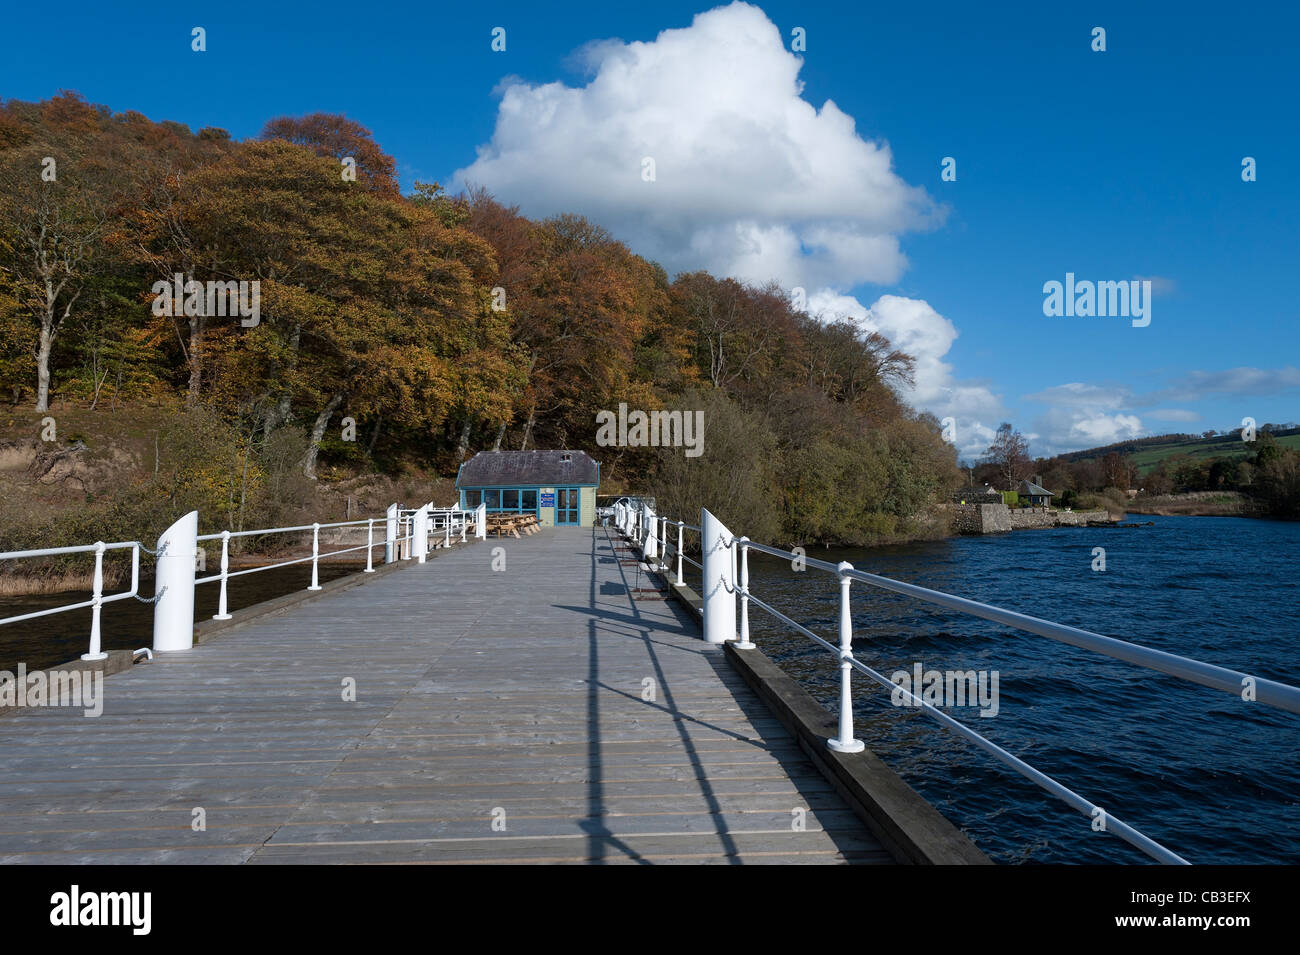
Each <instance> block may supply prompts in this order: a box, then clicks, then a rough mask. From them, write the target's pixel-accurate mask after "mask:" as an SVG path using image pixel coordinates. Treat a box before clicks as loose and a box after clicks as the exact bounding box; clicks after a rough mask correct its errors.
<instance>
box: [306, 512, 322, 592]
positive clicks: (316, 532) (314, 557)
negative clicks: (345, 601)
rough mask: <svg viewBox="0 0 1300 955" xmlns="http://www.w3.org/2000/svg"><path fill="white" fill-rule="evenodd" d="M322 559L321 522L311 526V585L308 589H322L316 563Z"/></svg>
mask: <svg viewBox="0 0 1300 955" xmlns="http://www.w3.org/2000/svg"><path fill="white" fill-rule="evenodd" d="M319 559H320V523H319V522H317V523H315V524H312V526H311V586H310V587H308V588H307V589H308V590H320V577H319V576H318V575H317V573H316V564H317V562H318V561H319Z"/></svg>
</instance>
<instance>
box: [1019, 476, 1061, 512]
mask: <svg viewBox="0 0 1300 955" xmlns="http://www.w3.org/2000/svg"><path fill="white" fill-rule="evenodd" d="M1016 490H1017V492H1018V493H1019V494H1020V500H1022V501H1028V502H1029V506H1030V507H1051V506H1052V492H1051V491H1049V490H1048V489H1047V488H1045V487H1040V486H1039V485H1037V484H1035V483H1034V482H1033V481H1021V482H1020V486H1019V487H1017V488H1016Z"/></svg>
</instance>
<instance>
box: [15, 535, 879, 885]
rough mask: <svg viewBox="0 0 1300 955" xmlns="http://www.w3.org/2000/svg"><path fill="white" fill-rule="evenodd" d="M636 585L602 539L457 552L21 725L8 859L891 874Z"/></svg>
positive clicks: (171, 660) (787, 741) (742, 690)
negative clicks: (93, 705) (349, 687)
mask: <svg viewBox="0 0 1300 955" xmlns="http://www.w3.org/2000/svg"><path fill="white" fill-rule="evenodd" d="M496 547H502V548H503V549H504V552H505V556H506V561H507V565H506V569H505V570H504V571H494V570H493V569H492V560H493V549H494V548H496ZM232 586H234V585H233V584H232ZM638 586H640V587H646V586H649V582H648V581H647V580H646V578H645V576H644V575H642V576H641V578H640V580H639V581H638V580H637V567H636V566H634V565H630V564H624V563H621V562H620V560H619V559H618V556H617V555H616V554H615V553H614V552H613V551H612V550H611V547H610V540H609V539H608V538H607V537H606V532H605V531H604V530H603V529H595V530H592V529H590V528H583V529H566V528H548V529H547V530H546V531H545V532H544V533H541V534H538V535H535V536H532V537H526V538H523V539H521V540H515V539H513V538H512V539H509V540H507V541H504V542H497V541H489V542H488V543H487V544H486V545H485V544H483V543H479V544H473V545H465V546H460V547H457V548H452V549H451V550H450V551H447V552H445V553H441V554H440V555H439V556H438V557H437V558H436V559H433V560H430V561H429V562H428V563H426V564H424V565H416V564H415V563H414V562H412V563H411V564H410V566H408V567H407V568H406V569H403V570H401V571H398V572H396V573H392V574H386V575H383V576H381V577H379V578H378V579H375V580H373V581H370V582H368V583H366V584H365V585H364V586H362V587H357V588H353V589H351V590H348V591H345V592H342V593H338V594H323V595H321V596H319V597H316V598H313V599H311V600H308V601H306V602H305V603H303V604H301V605H300V606H298V607H297V608H295V609H293V610H292V611H290V612H286V613H284V614H280V615H276V616H269V617H263V618H261V619H259V620H256V621H254V622H252V623H249V624H247V625H245V626H243V627H239V628H236V629H233V630H230V631H228V632H225V633H222V634H220V635H218V636H215V637H214V638H213V640H212V642H210V643H205V644H202V645H200V646H197V647H195V648H194V649H193V650H191V651H188V652H185V653H179V654H171V655H167V656H162V657H159V658H158V659H157V660H156V661H155V662H154V663H151V664H142V665H139V666H136V667H135V668H133V669H132V670H130V671H128V672H125V673H121V674H117V675H115V676H111V677H109V678H108V679H107V680H106V681H105V683H104V712H103V715H102V716H100V717H99V718H94V719H88V718H85V717H83V716H82V715H81V711H80V710H74V709H56V708H49V709H35V710H28V711H25V712H22V713H20V714H16V715H12V716H7V717H4V718H2V719H0V766H3V773H2V774H0V862H4V863H20V862H31V863H236V862H255V863H340V862H407V863H422V862H423V863H477V862H541V863H563V862H577V863H584V862H585V863H616V862H617V863H641V864H648V863H662V862H720V863H731V864H739V863H771V862H777V863H792V862H793V863H834V862H846V861H847V862H866V863H874V862H889V861H891V859H890V857H889V856H888V855H887V854H886V853H885V852H884V851H883V850H882V849H881V847H880V845H879V843H878V842H877V841H876V840H875V838H874V837H872V836H871V835H870V833H868V832H867V831H866V830H865V828H864V827H863V826H862V824H861V823H860V822H859V821H858V819H857V818H856V817H855V816H854V815H853V814H852V813H851V812H849V810H848V809H847V808H846V807H845V806H844V804H843V803H842V802H841V801H840V799H839V797H838V796H837V795H836V794H835V793H834V791H833V790H832V789H831V787H830V785H829V784H828V783H827V782H826V781H825V780H824V779H823V778H822V776H820V775H819V774H818V772H817V771H816V769H815V768H814V767H813V766H812V765H811V764H809V763H808V762H807V760H806V759H805V758H804V757H803V756H802V754H801V753H800V751H799V750H798V748H797V746H796V745H795V743H794V741H793V740H792V738H791V737H790V736H789V734H788V733H787V732H786V731H785V730H784V729H783V728H782V727H781V726H780V724H779V723H777V721H776V720H775V719H774V718H773V717H772V716H771V714H770V713H769V712H768V711H767V710H766V709H765V708H764V706H763V704H762V703H761V702H760V701H759V700H758V699H757V698H756V697H755V696H754V695H753V694H752V693H751V692H750V691H749V690H748V688H747V687H745V685H744V684H743V683H742V682H741V681H740V679H739V677H737V676H736V674H734V673H733V672H732V671H731V669H730V668H729V666H728V664H727V662H726V661H725V659H724V658H723V655H722V654H721V653H720V652H719V651H718V649H717V648H713V647H709V646H708V645H706V644H704V643H703V642H702V641H701V640H700V639H699V635H698V628H697V625H696V623H695V621H694V619H693V618H692V617H691V616H690V615H689V614H688V613H686V612H685V611H682V610H680V609H679V608H678V607H677V605H676V604H674V603H671V602H665V601H663V600H656V599H634V598H635V597H636V596H638V595H635V594H633V593H632V588H635V587H638ZM639 596H640V597H643V598H644V597H647V596H650V595H647V594H641V595H639ZM111 620H112V618H111V613H107V612H106V614H105V626H111V625H112V623H111ZM147 642H148V639H147V635H144V634H142V635H141V640H140V643H141V644H144V643H147ZM349 678H350V679H353V680H355V681H356V701H355V702H345V701H344V699H343V694H344V686H343V683H344V681H345V680H346V679H349ZM646 681H650V682H649V683H647V682H646ZM648 686H649V687H653V689H654V694H655V698H654V700H653V701H647V700H645V699H643V695H644V694H646V693H647V690H646V688H647V687H648ZM197 809H202V810H203V813H204V816H205V823H206V828H205V829H202V830H200V831H196V830H195V828H194V826H193V820H194V818H195V815H196V813H195V810H197ZM794 810H806V817H805V819H804V828H803V829H802V831H801V830H799V829H798V828H796V825H795V823H796V821H797V814H796V813H794ZM494 822H495V828H494ZM502 826H504V831H499V830H501V828H502Z"/></svg>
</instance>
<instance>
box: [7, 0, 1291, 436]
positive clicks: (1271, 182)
mask: <svg viewBox="0 0 1300 955" xmlns="http://www.w3.org/2000/svg"><path fill="white" fill-rule="evenodd" d="M1134 8H1137V9H1134ZM1197 9H1198V8H1197V7H1195V6H1189V5H1187V4H1172V3H1169V4H1164V3H1162V4H1153V3H1143V4H1132V3H1122V4H1086V5H1085V4H1070V5H1043V4H1010V5H1005V6H1003V5H999V6H998V8H996V9H994V8H992V7H990V6H989V5H970V4H955V3H954V4H945V3H937V4H927V5H925V6H924V7H916V6H914V5H893V6H891V7H888V8H887V7H885V6H884V5H877V4H860V5H840V4H834V5H824V6H822V5H816V4H808V3H763V4H758V5H755V6H752V7H751V6H745V5H734V6H730V7H725V8H720V9H713V8H711V7H710V5H709V4H707V3H699V4H682V3H672V2H666V3H658V4H653V5H635V6H629V7H628V8H626V9H614V10H611V9H609V8H608V5H607V4H603V3H602V4H595V3H592V4H564V5H557V6H554V7H552V8H550V9H545V10H543V9H540V8H539V7H538V6H537V5H534V4H527V5H525V4H494V5H489V6H479V5H470V4H466V5H458V6H456V7H450V6H437V5H428V4H409V5H408V4H402V3H394V4H386V5H382V6H380V5H375V6H374V7H373V8H369V9H368V8H366V7H365V6H364V5H358V4H355V3H349V4H342V3H333V2H328V0H326V2H319V3H314V4H311V5H306V4H303V5H285V6H282V5H273V4H242V3H222V4H210V5H205V4H194V5H189V6H185V7H182V6H178V5H163V4H152V3H136V4H130V5H122V6H121V9H117V8H116V5H114V4H93V5H92V4H83V3H69V4H64V5H61V6H60V8H59V10H58V14H57V17H58V20H59V32H58V45H57V48H56V50H55V51H54V52H52V51H51V48H50V47H49V45H48V44H45V43H38V42H35V41H34V39H33V38H37V37H42V36H45V35H48V33H49V29H50V26H49V23H48V17H49V16H50V13H49V12H48V11H45V10H43V9H41V8H38V7H34V6H30V5H28V6H17V7H13V8H12V9H10V10H9V11H7V13H6V26H7V29H6V31H5V34H4V36H3V37H0V96H3V97H5V98H17V99H26V100H35V99H43V98H46V97H49V96H51V95H53V94H55V93H56V92H57V91H59V90H60V89H73V90H77V91H79V92H80V93H82V94H83V95H84V96H86V97H87V98H88V99H89V100H91V101H92V102H97V103H104V104H106V105H108V106H110V107H111V108H113V109H115V110H127V109H134V110H139V111H140V112H143V113H145V114H146V115H148V116H150V117H151V118H153V119H173V120H178V121H181V122H184V123H187V124H189V125H190V126H191V127H194V128H199V127H202V126H206V125H213V126H221V127H224V128H226V129H228V130H230V132H231V133H232V134H233V135H234V136H236V137H238V138H243V137H248V136H253V135H256V133H257V132H258V131H259V130H260V128H261V126H262V124H263V123H264V122H265V121H266V120H267V119H268V118H270V117H272V116H277V115H286V114H288V115H298V114H302V113H306V112H311V111H316V110H323V111H332V112H342V113H345V114H347V115H348V116H350V117H352V118H354V119H356V120H358V121H360V122H361V123H363V124H364V125H366V126H368V127H370V128H371V129H372V130H373V131H374V134H375V137H376V139H377V140H378V141H379V142H380V144H381V145H382V146H383V147H384V148H385V149H386V150H387V151H388V152H390V153H391V154H393V155H394V156H395V157H396V158H397V160H398V164H399V171H400V174H401V176H402V179H403V183H404V185H405V186H407V187H409V186H410V185H411V184H412V183H413V182H414V181H415V180H416V179H417V178H418V179H424V180H437V181H439V182H443V183H444V184H450V185H452V186H453V187H454V186H456V185H458V184H460V183H463V182H464V181H466V180H472V181H477V182H481V183H482V184H483V185H486V186H487V187H488V188H489V189H491V190H492V191H493V192H495V193H496V194H497V195H498V196H499V197H501V198H503V199H506V200H508V201H510V202H517V203H519V204H520V205H521V206H522V208H523V210H524V211H525V212H527V213H530V214H534V215H544V214H549V213H551V212H554V211H558V210H559V209H565V210H568V211H576V212H582V213H586V214H588V215H590V216H592V218H594V219H596V220H597V221H599V222H601V223H602V224H603V225H606V226H607V227H608V228H610V229H611V231H613V232H614V233H615V234H616V235H617V236H618V237H619V238H622V239H624V240H625V241H627V242H628V243H629V244H630V245H631V246H632V247H633V248H634V249H635V250H637V251H639V252H642V253H643V254H647V255H650V256H652V257H655V258H657V259H660V260H661V261H663V262H664V264H665V265H666V266H668V267H669V269H670V271H675V270H677V269H680V268H697V267H706V268H710V269H711V270H714V271H716V272H729V273H731V274H735V275H738V276H740V277H743V278H751V279H755V280H758V279H764V278H773V279H776V280H777V281H779V282H781V283H782V284H783V285H785V286H787V287H790V288H793V287H795V286H799V287H801V288H804V289H805V290H806V293H807V295H808V297H809V299H810V302H811V305H812V306H813V307H815V308H817V309H820V310H823V311H825V312H826V313H828V314H829V313H830V312H832V311H838V312H841V313H844V314H849V315H853V316H855V317H857V318H858V319H859V320H860V321H862V322H863V323H864V324H867V325H869V326H871V327H874V328H878V329H880V330H881V331H884V332H885V333H886V334H889V335H891V336H892V337H894V338H895V339H897V340H898V341H899V342H900V344H902V345H904V347H909V348H911V349H912V350H913V351H915V352H916V353H917V354H918V358H919V359H920V360H921V364H920V367H919V370H918V382H917V387H916V389H915V390H914V391H913V392H912V393H911V395H910V397H911V398H912V400H913V401H914V402H915V403H916V404H917V405H918V406H920V407H924V408H927V409H928V410H932V411H934V412H935V413H936V414H938V415H939V416H940V417H943V416H945V415H951V416H952V417H953V418H954V419H955V422H956V431H957V434H956V443H957V445H958V447H959V448H961V449H962V450H963V452H965V453H967V454H969V453H971V452H972V451H974V450H977V449H978V448H979V447H980V446H981V444H985V445H986V444H987V440H986V438H987V436H988V434H990V433H991V431H992V429H994V428H996V426H997V424H998V422H999V421H1001V420H1003V419H1006V420H1010V421H1012V422H1013V423H1015V424H1016V426H1017V427H1018V428H1020V429H1021V430H1022V431H1024V432H1025V433H1027V434H1029V435H1031V436H1032V442H1031V450H1033V451H1034V452H1036V453H1048V452H1053V451H1063V450H1069V449H1073V448H1079V447H1086V446H1091V445H1094V444H1099V443H1104V442H1106V441H1110V440H1116V439H1119V438H1123V437H1127V436H1130V435H1133V434H1150V433H1161V432H1165V431H1193V432H1199V431H1202V430H1207V429H1210V428H1214V429H1224V428H1229V427H1233V426H1236V425H1238V424H1239V423H1240V421H1241V419H1242V418H1243V417H1245V416H1250V417H1253V418H1255V419H1256V420H1257V421H1258V422H1260V423H1263V422H1265V421H1290V420H1295V419H1300V409H1298V408H1297V400H1296V399H1297V395H1298V394H1300V370H1297V368H1296V365H1297V363H1298V362H1297V359H1296V356H1297V354H1298V353H1300V348H1298V347H1297V346H1298V345H1300V331H1298V330H1297V326H1298V323H1297V317H1300V316H1297V305H1296V297H1295V295H1294V292H1293V287H1292V282H1293V276H1294V275H1295V274H1296V272H1297V268H1296V257H1297V251H1298V250H1300V243H1297V225H1296V223H1297V221H1300V177H1298V176H1297V175H1296V170H1295V169H1294V163H1295V160H1296V157H1297V156H1298V155H1300V142H1298V141H1297V140H1300V131H1298V130H1297V124H1296V123H1295V121H1294V107H1293V105H1292V101H1293V99H1294V95H1295V90H1296V89H1297V88H1300V82H1297V80H1300V76H1298V75H1297V74H1298V73H1300V68H1298V67H1297V66H1296V58H1295V57H1294V56H1293V55H1290V52H1289V49H1290V46H1291V45H1293V40H1292V38H1293V37H1294V36H1295V35H1296V32H1297V29H1298V28H1300V14H1297V13H1295V12H1294V10H1292V9H1278V10H1270V9H1268V8H1267V7H1262V6H1251V7H1250V8H1249V10H1246V9H1243V10H1242V11H1240V13H1239V14H1237V13H1224V11H1223V10H1222V9H1218V10H1217V11H1211V10H1209V9H1208V8H1207V9H1206V12H1205V14H1204V15H1202V14H1199V13H1198V12H1197ZM710 10H713V12H711V13H707V15H706V16H704V17H701V18H700V19H699V20H695V19H694V18H695V17H696V16H697V14H703V13H706V11H710ZM693 24H694V25H693ZM194 26H202V27H204V28H205V29H206V31H207V44H208V50H207V52H205V53H194V52H193V51H191V49H190V30H191V28H192V27H194ZM496 26H501V27H504V28H505V29H506V50H505V51H504V52H494V51H492V49H491V46H490V45H491V39H492V37H491V31H492V29H493V27H496ZM1098 26H1100V27H1103V28H1104V29H1105V30H1106V46H1107V49H1106V51H1105V52H1094V51H1093V50H1092V49H1091V44H1092V30H1093V28H1094V27H1098ZM796 27H802V28H803V29H804V31H805V35H806V50H805V51H803V52H800V53H797V54H796V53H792V52H791V51H790V46H791V31H792V30H793V29H794V28H796ZM665 30H668V31H674V32H672V33H670V34H666V35H663V36H661V33H662V31H665ZM594 41H610V42H606V43H601V44H595V45H592V44H593V43H594ZM629 43H633V44H636V45H635V46H632V47H629V46H628V45H627V44H629ZM828 100H829V101H833V103H834V107H833V108H829V109H827V108H824V105H825V104H826V102H827V101H828ZM841 114H843V115H841ZM647 155H650V156H653V157H654V158H655V159H656V161H657V170H656V180H655V181H653V182H649V183H647V182H646V181H645V180H644V179H643V178H642V176H641V175H640V172H641V165H640V164H641V160H642V159H643V158H644V157H645V156H647ZM946 156H951V157H953V158H955V159H956V161H957V180H956V181H955V182H943V181H941V179H940V171H941V168H940V164H941V160H942V159H943V157H946ZM1246 156H1251V157H1254V158H1255V159H1256V162H1257V180H1256V181H1254V182H1243V181H1242V178H1241V163H1242V159H1243V157H1246ZM1067 272H1073V273H1075V275H1076V276H1077V278H1078V279H1090V280H1094V281H1101V280H1105V281H1119V280H1129V279H1134V278H1138V277H1145V278H1148V279H1151V280H1152V282H1153V286H1154V295H1155V297H1154V301H1153V304H1152V311H1151V323H1150V325H1149V326H1147V327H1144V328H1135V327H1133V326H1132V325H1131V323H1130V321H1129V320H1128V319H1127V318H1122V317H1105V318H1098V317H1091V318H1085V317H1064V316H1062V317H1047V316H1045V315H1044V314H1043V308H1042V306H1043V299H1044V294H1043V284H1044V283H1045V282H1048V281H1052V280H1056V281H1063V280H1064V278H1065V274H1066V273H1067Z"/></svg>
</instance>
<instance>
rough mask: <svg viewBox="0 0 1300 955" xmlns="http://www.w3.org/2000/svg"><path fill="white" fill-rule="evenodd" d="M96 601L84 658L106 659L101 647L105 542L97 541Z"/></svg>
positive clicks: (93, 604)
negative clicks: (100, 623)
mask: <svg viewBox="0 0 1300 955" xmlns="http://www.w3.org/2000/svg"><path fill="white" fill-rule="evenodd" d="M94 601H95V602H94V603H92V604H91V605H90V652H89V653H83V654H82V655H81V659H83V660H106V659H108V654H107V653H104V652H103V651H102V650H100V649H99V643H100V638H99V612H100V608H101V607H102V606H103V603H104V542H103V541H96V542H95V594H94Z"/></svg>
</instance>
